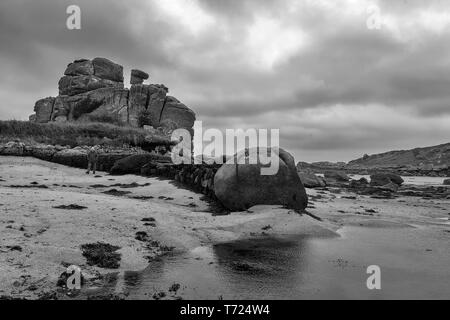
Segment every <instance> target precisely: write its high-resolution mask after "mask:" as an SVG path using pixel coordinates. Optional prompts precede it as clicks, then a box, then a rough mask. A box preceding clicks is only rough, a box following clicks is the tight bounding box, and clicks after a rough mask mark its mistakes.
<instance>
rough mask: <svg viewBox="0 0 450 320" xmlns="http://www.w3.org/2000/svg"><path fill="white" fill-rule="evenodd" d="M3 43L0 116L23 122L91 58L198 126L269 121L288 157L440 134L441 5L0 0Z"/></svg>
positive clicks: (444, 103)
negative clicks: (76, 26)
mask: <svg viewBox="0 0 450 320" xmlns="http://www.w3.org/2000/svg"><path fill="white" fill-rule="evenodd" d="M71 4H75V5H78V6H79V7H80V8H81V30H68V29H67V28H66V19H67V17H68V15H67V14H66V8H67V6H68V5H71ZM377 9H379V13H380V15H379V17H380V20H376V19H377ZM368 19H369V21H368ZM374 19H375V20H374ZM374 21H381V24H380V25H379V27H380V28H376V26H377V25H376V24H374V23H373V22H374ZM368 24H369V26H370V28H369V27H368ZM373 27H375V28H373ZM0 44H1V47H0V66H1V76H0V101H1V104H0V118H1V119H28V115H30V114H31V113H32V112H33V106H34V102H35V101H36V100H37V99H39V98H42V97H46V96H56V95H57V94H58V93H57V83H58V80H59V78H60V77H61V76H62V73H63V72H64V69H65V66H66V65H67V64H68V63H69V62H71V61H72V60H74V59H75V58H90V59H92V58H94V57H97V56H101V57H106V58H109V59H111V60H113V61H115V62H117V63H119V64H121V65H123V66H124V71H125V77H126V81H127V82H128V80H129V72H130V70H131V68H139V69H142V70H145V71H147V72H148V73H149V74H150V82H151V83H164V84H165V85H166V86H167V87H169V89H170V94H171V95H174V96H175V97H177V98H178V99H179V100H181V101H182V102H183V103H185V104H186V105H187V106H189V107H190V108H192V109H193V110H194V111H195V112H196V114H197V119H198V120H202V121H203V124H204V126H205V127H214V128H220V129H225V128H244V129H245V128H279V129H280V139H281V146H282V147H284V148H285V149H287V150H288V151H291V152H292V153H293V154H294V155H295V158H296V160H297V161H319V160H332V161H348V160H351V159H354V158H357V157H360V156H362V155H363V154H364V153H369V154H372V153H378V152H382V151H388V150H392V149H408V148H412V147H417V146H427V145H435V144H440V143H445V142H450V1H445V0H442V1H437V0H436V1H420V0H403V1H392V0H384V1H373V0H371V1H364V0H357V1H356V0H340V1H327V0H323V1H321V0H305V1H300V0H298V1H291V0H265V1H261V0H147V1H144V0H139V1H137V0H131V1H130V0H128V1H123V0H117V1H114V0H102V1H98V0H95V1H93V0H86V1H76V0H70V1H63V0H1V2H0Z"/></svg>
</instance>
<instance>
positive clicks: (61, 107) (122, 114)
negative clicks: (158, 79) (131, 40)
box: [29, 58, 195, 133]
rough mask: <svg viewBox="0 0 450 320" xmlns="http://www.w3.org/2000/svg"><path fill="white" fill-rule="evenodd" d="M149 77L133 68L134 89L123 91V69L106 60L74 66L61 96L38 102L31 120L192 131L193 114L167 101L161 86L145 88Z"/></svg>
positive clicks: (173, 100)
mask: <svg viewBox="0 0 450 320" xmlns="http://www.w3.org/2000/svg"><path fill="white" fill-rule="evenodd" d="M148 78H149V75H148V73H146V72H144V71H141V70H138V69H133V70H132V71H131V84H132V85H131V88H130V89H127V88H124V85H123V67H122V66H120V65H118V64H116V63H114V62H112V61H110V60H108V59H105V58H95V59H93V60H87V59H80V60H75V61H74V62H72V63H70V64H69V65H68V66H67V68H66V70H65V71H64V76H63V77H62V78H61V79H60V80H59V84H58V86H59V96H57V97H56V98H54V97H49V98H45V99H41V100H39V101H37V102H36V105H35V108H34V110H35V112H36V113H35V114H34V115H31V116H30V118H29V119H30V121H36V122H40V123H45V122H49V121H58V122H63V121H100V122H112V123H115V124H120V125H130V126H133V127H138V126H139V127H142V126H144V125H147V126H152V127H153V128H154V129H158V128H162V129H163V132H166V133H170V132H171V131H173V130H174V129H177V128H186V129H188V130H190V131H191V132H192V127H193V124H194V121H195V113H194V112H193V111H192V110H191V109H189V108H188V107H186V106H185V105H184V104H182V103H181V102H180V101H178V100H177V99H176V98H174V97H171V96H167V93H168V92H169V90H168V88H167V87H166V86H164V85H162V84H143V81H144V80H146V79H148Z"/></svg>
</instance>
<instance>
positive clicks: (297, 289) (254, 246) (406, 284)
mask: <svg viewBox="0 0 450 320" xmlns="http://www.w3.org/2000/svg"><path fill="white" fill-rule="evenodd" d="M415 231H416V230H415V229H414V228H407V229H402V230H401V232H399V229H395V228H391V229H381V228H378V229H377V228H363V227H345V228H343V229H342V230H341V237H338V238H297V239H290V240H277V239H272V238H269V239H261V240H243V241H234V242H229V243H224V244H220V245H216V246H211V247H198V248H196V249H194V250H192V251H190V252H187V253H184V254H181V255H180V254H178V255H173V256H169V257H165V258H164V259H161V260H159V261H154V262H152V263H151V264H150V265H149V266H148V268H147V269H145V270H144V271H143V272H139V273H137V272H127V273H125V275H124V279H123V281H122V283H121V286H123V287H124V289H126V290H127V291H129V292H130V298H138V299H139V298H147V296H151V295H152V294H153V293H154V292H157V291H165V292H167V290H168V287H169V286H170V285H171V284H173V283H179V284H181V289H180V291H179V294H180V295H181V296H182V297H183V298H185V299H217V298H224V299H322V298H329V299H350V298H352V299H369V298H370V299H386V298H391V299H392V298H400V299H412V298H426V299H442V298H446V299H449V298H450V269H449V268H448V266H449V264H450V257H449V254H448V253H449V251H448V248H441V249H439V248H438V249H437V250H436V249H435V248H433V250H432V251H427V250H426V248H424V247H423V239H419V238H418V236H417V233H416V232H415ZM369 265H378V266H380V268H381V290H368V289H367V286H366V280H367V277H368V276H369V275H368V274H366V270H367V266H369Z"/></svg>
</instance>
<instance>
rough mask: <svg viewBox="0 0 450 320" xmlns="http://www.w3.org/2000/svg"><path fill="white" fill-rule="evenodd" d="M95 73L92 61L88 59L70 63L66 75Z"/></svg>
mask: <svg viewBox="0 0 450 320" xmlns="http://www.w3.org/2000/svg"><path fill="white" fill-rule="evenodd" d="M93 74H94V66H93V65H92V61H90V60H87V59H80V60H75V61H74V62H72V63H69V65H68V66H67V69H66V71H64V75H66V76H90V75H93Z"/></svg>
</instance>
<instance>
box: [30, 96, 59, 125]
mask: <svg viewBox="0 0 450 320" xmlns="http://www.w3.org/2000/svg"><path fill="white" fill-rule="evenodd" d="M54 104H55V98H53V97H48V98H44V99H41V100H38V101H36V104H35V105H34V112H36V115H35V117H34V119H35V121H36V122H39V123H45V122H49V121H50V120H51V117H52V113H53V106H54Z"/></svg>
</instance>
